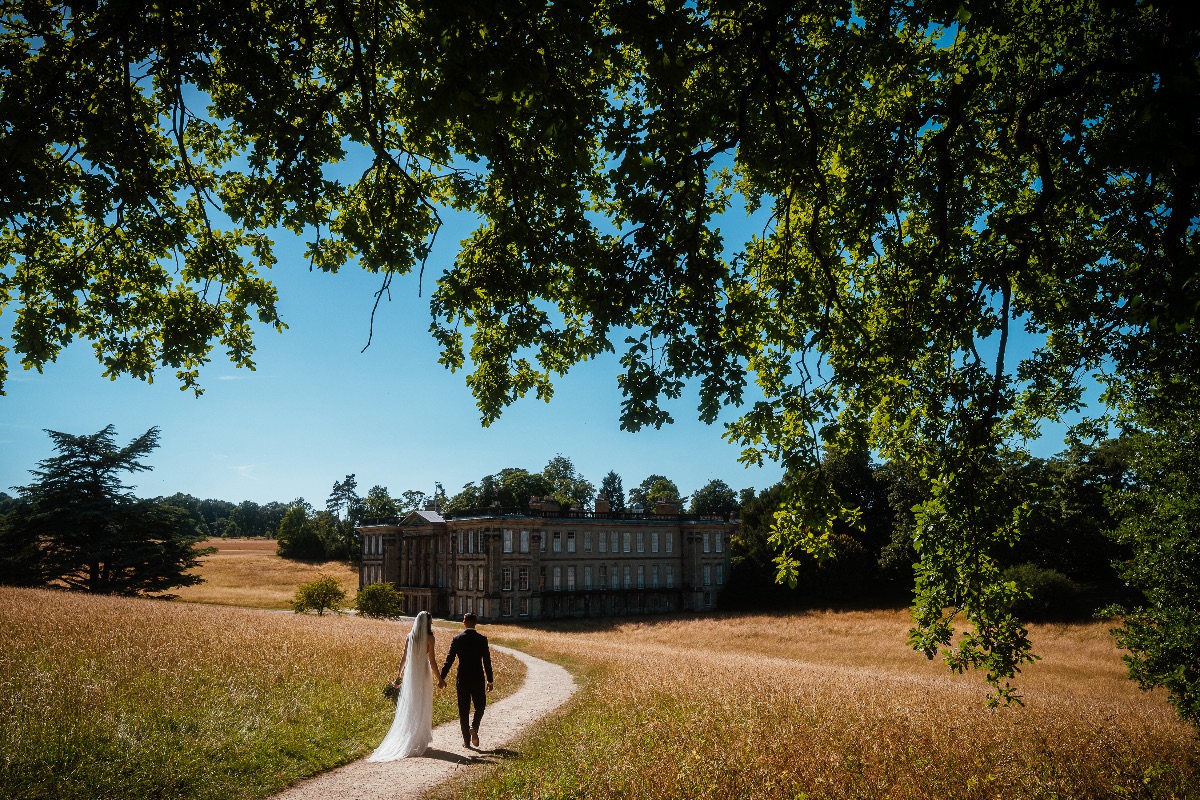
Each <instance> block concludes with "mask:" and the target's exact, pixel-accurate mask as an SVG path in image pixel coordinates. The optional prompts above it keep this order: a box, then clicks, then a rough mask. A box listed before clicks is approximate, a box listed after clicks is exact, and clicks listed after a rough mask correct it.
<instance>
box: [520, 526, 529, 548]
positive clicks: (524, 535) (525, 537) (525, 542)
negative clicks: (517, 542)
mask: <svg viewBox="0 0 1200 800" xmlns="http://www.w3.org/2000/svg"><path fill="white" fill-rule="evenodd" d="M521 552H522V553H528V552H529V531H521Z"/></svg>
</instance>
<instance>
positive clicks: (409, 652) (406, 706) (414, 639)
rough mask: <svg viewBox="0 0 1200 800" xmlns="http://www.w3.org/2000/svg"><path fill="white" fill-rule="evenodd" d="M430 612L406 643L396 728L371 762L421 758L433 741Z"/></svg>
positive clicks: (421, 617) (419, 620) (417, 623)
mask: <svg viewBox="0 0 1200 800" xmlns="http://www.w3.org/2000/svg"><path fill="white" fill-rule="evenodd" d="M428 616H429V614H428V612H424V611H422V612H421V613H420V614H418V615H417V620H416V621H415V622H414V623H413V629H412V630H411V631H410V632H409V634H408V641H407V642H406V643H405V645H404V646H405V648H407V649H406V655H405V659H404V677H403V680H402V681H401V683H400V696H399V697H398V698H396V716H395V718H394V719H393V720H392V727H391V729H390V730H389V731H388V732H387V736H385V737H383V742H382V743H381V744H380V745H379V747H377V748H375V752H374V753H372V754H371V755H370V757H368V758H367V760H368V761H393V760H395V759H397V758H408V757H409V756H419V755H421V754H422V753H424V752H425V750H426V748H428V747H429V743H430V742H432V741H433V685H434V683H433V672H432V670H431V669H430V667H429V660H428V658H427V656H426V649H425V648H426V641H427V639H426V630H427V626H428V624H429V622H428V620H427V617H428Z"/></svg>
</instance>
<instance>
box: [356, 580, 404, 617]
mask: <svg viewBox="0 0 1200 800" xmlns="http://www.w3.org/2000/svg"><path fill="white" fill-rule="evenodd" d="M354 608H355V609H357V610H358V613H359V614H361V615H362V616H364V617H375V618H377V619H393V618H395V617H398V616H400V613H401V612H400V609H401V603H400V592H398V591H396V587H395V586H393V585H392V584H390V583H370V584H367V585H366V586H364V587H362V588H361V589H359V590H358V594H357V595H355V597H354Z"/></svg>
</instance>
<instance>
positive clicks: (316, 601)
mask: <svg viewBox="0 0 1200 800" xmlns="http://www.w3.org/2000/svg"><path fill="white" fill-rule="evenodd" d="M345 602H346V590H345V589H343V588H342V587H341V584H339V583H338V582H337V578H334V577H332V576H330V575H322V576H321V577H319V578H317V579H316V580H315V581H310V582H309V583H302V584H300V587H299V588H297V589H296V598H295V599H294V600H292V610H294V611H295V612H296V613H297V614H304V613H306V612H308V611H316V612H317V614H318V615H320V616H323V615H324V614H325V612H326V611H336V612H337V613H339V614H340V613H341V606H342V604H343V603H345Z"/></svg>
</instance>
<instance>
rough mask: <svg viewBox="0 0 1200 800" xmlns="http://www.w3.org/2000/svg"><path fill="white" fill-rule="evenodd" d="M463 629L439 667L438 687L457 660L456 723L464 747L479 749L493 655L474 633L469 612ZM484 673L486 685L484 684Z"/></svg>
mask: <svg viewBox="0 0 1200 800" xmlns="http://www.w3.org/2000/svg"><path fill="white" fill-rule="evenodd" d="M463 626H464V627H466V630H465V631H463V632H462V633H460V634H459V635H458V636H455V637H454V638H453V639H451V640H450V652H449V654H447V656H446V663H445V664H443V665H442V676H441V679H440V680H439V681H438V688H441V687H443V686H445V685H446V674H447V673H449V672H450V665H451V664H453V663H454V659H455V658H456V657H457V658H458V675H457V677H456V678H455V681H454V684H455V687H456V688H457V689H458V721H459V724H461V725H462V735H463V745H464V746H466V747H470V746H471V745H475V746H476V747H478V746H479V720H481V719H483V709H484V708H485V707H487V692H490V691H491V690H492V654H491V652H490V651H489V650H488V641H487V637H486V636H484V635H483V634H481V633H479V631H477V630H475V615H474V614H472V613H470V612H468V613H467V614H466V615H465V616H463ZM484 673H487V682H486V684H485V683H484ZM472 702H473V703H474V704H475V719H474V720H472V721H471V725H470V726H469V727H468V725H467V716H468V715H469V714H470V712H471V703H472Z"/></svg>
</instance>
